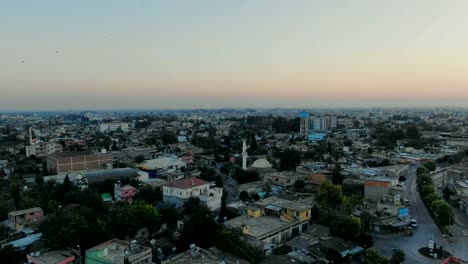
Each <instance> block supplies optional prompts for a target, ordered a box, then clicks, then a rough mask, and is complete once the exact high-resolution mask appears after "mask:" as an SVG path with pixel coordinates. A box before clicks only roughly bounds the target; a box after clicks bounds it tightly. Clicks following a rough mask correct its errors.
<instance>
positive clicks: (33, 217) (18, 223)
mask: <svg viewBox="0 0 468 264" xmlns="http://www.w3.org/2000/svg"><path fill="white" fill-rule="evenodd" d="M43 216H44V212H43V211H42V209H41V208H39V207H34V208H29V209H24V210H19V211H13V212H9V213H8V220H9V222H10V224H11V226H12V227H13V229H16V230H18V229H22V228H23V227H25V226H28V225H29V224H33V223H35V222H37V221H38V219H39V218H41V217H43Z"/></svg>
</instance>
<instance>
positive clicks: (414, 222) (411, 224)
mask: <svg viewBox="0 0 468 264" xmlns="http://www.w3.org/2000/svg"><path fill="white" fill-rule="evenodd" d="M410 227H411V228H417V227H418V223H417V222H416V219H411V223H410Z"/></svg>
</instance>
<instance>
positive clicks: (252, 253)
mask: <svg viewBox="0 0 468 264" xmlns="http://www.w3.org/2000/svg"><path fill="white" fill-rule="evenodd" d="M241 236H242V232H240V230H234V229H229V228H221V229H219V230H218V231H217V232H216V236H215V246H216V247H217V248H219V249H221V250H224V251H227V252H229V253H232V254H234V255H235V256H237V257H239V258H243V259H245V260H247V261H248V262H250V263H260V262H261V261H262V254H261V252H260V251H259V250H257V249H255V248H254V247H252V246H251V245H250V244H248V243H247V242H245V241H243V240H241V239H240V237H241Z"/></svg>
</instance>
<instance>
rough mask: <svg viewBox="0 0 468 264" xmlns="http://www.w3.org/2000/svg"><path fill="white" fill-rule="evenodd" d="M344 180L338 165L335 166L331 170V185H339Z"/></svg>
mask: <svg viewBox="0 0 468 264" xmlns="http://www.w3.org/2000/svg"><path fill="white" fill-rule="evenodd" d="M343 180H344V176H343V175H342V174H341V166H340V164H335V168H334V169H333V178H332V182H333V184H336V185H339V184H342V183H343Z"/></svg>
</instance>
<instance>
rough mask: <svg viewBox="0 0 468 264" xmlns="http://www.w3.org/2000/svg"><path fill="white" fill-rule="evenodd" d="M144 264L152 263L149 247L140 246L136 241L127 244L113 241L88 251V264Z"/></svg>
mask: <svg viewBox="0 0 468 264" xmlns="http://www.w3.org/2000/svg"><path fill="white" fill-rule="evenodd" d="M126 259H127V260H128V262H127V263H129V264H144V263H152V251H151V248H149V247H144V246H141V245H138V244H137V242H136V241H135V240H134V241H132V242H126V241H122V240H117V239H112V240H109V241H107V242H104V243H102V244H100V245H98V246H95V247H93V248H90V249H88V250H86V264H114V263H115V264H124V263H126Z"/></svg>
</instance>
